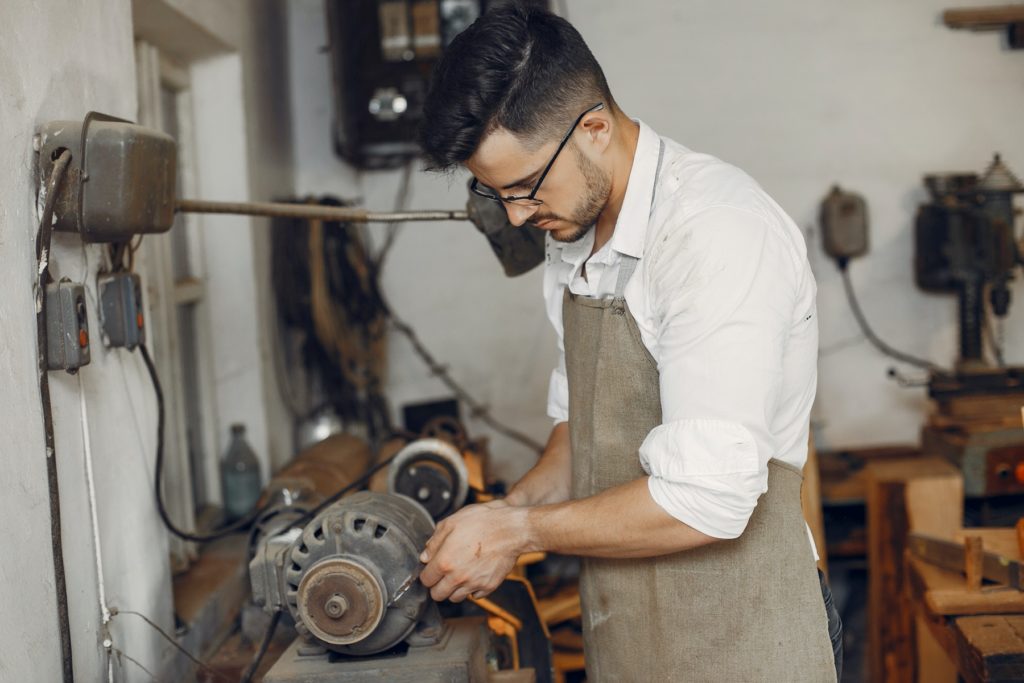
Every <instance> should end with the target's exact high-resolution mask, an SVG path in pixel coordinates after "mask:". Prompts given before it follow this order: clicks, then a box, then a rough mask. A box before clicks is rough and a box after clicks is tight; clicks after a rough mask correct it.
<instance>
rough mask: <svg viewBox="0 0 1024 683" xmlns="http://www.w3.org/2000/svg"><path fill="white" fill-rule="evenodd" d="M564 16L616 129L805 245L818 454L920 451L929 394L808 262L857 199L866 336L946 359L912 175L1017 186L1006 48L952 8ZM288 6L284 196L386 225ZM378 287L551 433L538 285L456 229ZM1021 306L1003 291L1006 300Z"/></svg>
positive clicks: (424, 228)
mask: <svg viewBox="0 0 1024 683" xmlns="http://www.w3.org/2000/svg"><path fill="white" fill-rule="evenodd" d="M559 4H561V3H559ZM565 4H566V5H567V7H568V14H569V19H570V20H571V21H572V22H573V23H574V24H575V25H576V26H577V27H578V28H579V30H580V31H581V32H582V34H583V36H584V38H586V40H587V41H588V43H589V44H590V46H591V48H592V49H593V50H594V52H595V54H596V55H597V57H598V59H599V60H600V61H601V63H602V65H603V67H604V69H605V71H606V73H607V75H608V79H609V81H610V84H611V87H612V90H613V92H614V93H615V95H616V98H617V100H618V101H619V103H620V105H621V106H622V107H623V109H624V110H625V111H626V112H627V113H629V114H630V115H631V116H634V117H637V118H640V119H643V120H644V121H646V122H647V123H649V124H651V125H652V126H654V127H655V129H656V130H658V131H659V132H660V133H662V134H663V135H666V136H669V137H672V138H674V139H676V140H678V141H680V142H682V143H683V144H685V145H687V146H689V147H691V148H693V149H696V150H699V151H704V152H709V153H712V154H715V155H718V156H720V157H721V158H723V159H725V160H727V161H730V162H732V163H734V164H736V165H738V166H740V167H741V168H743V169H745V170H746V171H748V172H749V173H750V174H752V175H753V176H754V177H755V178H757V179H758V180H759V181H760V182H761V183H762V184H763V185H764V186H765V188H766V189H767V190H768V191H769V192H770V193H771V194H772V195H773V196H774V197H775V198H776V199H777V200H778V201H779V202H780V203H781V204H782V205H783V207H785V208H786V209H787V210H788V211H789V212H790V213H791V215H792V216H793V217H794V218H795V219H796V220H797V222H798V223H799V224H800V225H801V226H803V227H804V229H805V234H806V236H807V240H808V243H809V247H810V249H809V250H810V253H811V258H812V265H813V266H814V269H815V272H816V274H817V277H818V281H819V286H820V290H819V291H820V294H819V308H820V322H821V346H822V350H823V351H822V357H821V361H820V370H821V377H820V382H819V394H818V402H817V406H816V408H815V413H814V420H815V424H816V427H817V429H816V433H817V437H818V441H819V446H820V447H837V446H853V445H865V444H876V443H885V442H913V441H915V440H916V438H917V431H918V428H919V425H920V423H921V420H922V416H923V414H924V410H925V408H926V403H925V400H924V397H923V392H922V391H921V390H919V389H918V390H913V389H900V388H898V387H897V386H896V385H895V384H894V383H893V382H891V381H890V380H887V379H886V376H885V375H886V370H887V368H888V367H889V366H890V365H891V362H890V361H889V360H888V359H887V358H885V357H884V356H881V355H880V354H879V353H877V352H876V351H875V350H874V349H873V348H872V347H871V346H870V345H869V344H868V342H867V341H866V340H864V339H863V337H862V336H861V335H860V333H859V331H858V329H857V327H856V323H855V321H854V320H853V318H852V317H851V315H850V313H849V309H848V307H847V304H846V300H845V298H844V295H843V290H842V284H841V281H840V280H839V278H838V274H837V271H836V269H835V267H834V266H833V265H832V264H831V263H830V262H829V261H827V260H826V259H825V258H824V256H823V253H822V250H821V245H820V242H821V240H820V238H819V236H818V234H817V231H818V229H817V225H816V222H817V220H816V215H817V207H818V203H819V201H820V200H821V199H822V198H823V197H824V195H825V194H826V193H827V191H828V190H829V188H830V186H831V185H832V183H835V182H839V183H841V184H842V185H843V186H844V187H846V188H848V189H851V190H856V191H858V192H861V193H863V194H864V195H865V196H866V197H867V199H868V201H869V204H870V211H871V231H872V232H871V252H870V253H869V254H868V255H867V256H866V257H865V258H863V259H861V260H859V261H857V262H855V263H854V264H853V265H852V266H851V269H852V270H851V272H852V277H853V280H854V282H855V284H856V288H857V290H858V293H859V295H860V298H861V302H862V305H863V307H864V309H865V310H866V312H867V315H868V317H869V320H870V321H871V322H872V323H873V325H874V326H875V328H876V329H877V332H878V333H879V334H880V335H882V336H883V338H885V339H886V340H887V341H888V342H889V343H891V344H893V345H895V346H897V347H899V348H902V349H905V350H907V351H909V352H912V353H917V354H921V355H925V356H928V357H930V358H932V359H933V360H935V361H936V362H939V363H943V364H948V363H950V362H951V361H952V359H953V357H954V354H955V345H956V326H955V304H954V301H953V300H952V299H951V298H946V297H940V296H934V295H926V294H924V293H922V292H920V291H918V290H917V289H916V288H915V286H914V283H913V278H912V270H911V259H912V233H911V229H912V221H913V216H914V212H915V209H916V205H917V203H918V202H919V201H921V200H922V199H923V198H924V196H925V193H924V191H923V186H922V185H921V180H920V179H921V176H922V174H924V173H926V172H935V171H942V170H951V169H967V170H976V171H980V170H982V169H983V168H984V166H985V165H986V164H987V162H988V159H989V158H990V155H991V153H992V152H993V151H995V150H999V151H1001V152H1002V153H1003V155H1004V158H1005V159H1006V160H1007V161H1008V162H1009V163H1010V164H1011V165H1013V166H1014V167H1015V168H1016V169H1017V170H1018V171H1019V172H1021V173H1024V140H1022V138H1021V136H1020V135H1019V112H1020V111H1021V107H1022V105H1024V88H1022V87H1021V73H1022V69H1024V53H1016V52H1010V51H1007V50H1006V49H1004V48H1003V47H1002V45H1001V41H1000V39H999V38H998V37H997V36H996V35H994V34H972V33H969V32H956V31H951V30H949V29H946V28H945V27H943V26H941V25H940V22H939V17H940V14H941V12H942V10H943V9H944V8H945V7H946V6H947V5H948V4H949V3H946V2H942V1H941V0H912V1H908V2H900V3H892V2H886V1H885V0H865V1H864V2H857V3H848V2H847V3H843V2H838V1H837V0H829V1H828V2H816V1H812V0H780V1H779V2H771V3H766V2H759V1H757V0H745V1H743V2H729V3H722V2H715V1H714V0H693V1H690V2H685V3H684V2H675V1H674V0H660V1H651V2H643V3H623V2H608V1H602V2H596V1H594V0H569V2H567V3H565ZM961 4H967V5H972V4H974V5H980V4H985V3H984V1H983V0H982V1H975V2H967V3H961ZM289 7H290V11H291V13H292V22H291V27H290V30H291V40H290V43H291V46H292V47H291V56H292V60H293V61H292V67H291V70H292V102H293V112H294V116H295V124H296V125H295V129H294V130H295V149H296V159H297V169H296V185H297V188H298V189H299V191H300V192H335V193H338V194H342V195H344V196H347V197H351V198H359V199H362V200H364V201H365V202H366V204H367V205H369V206H371V207H374V208H387V207H389V206H390V205H391V202H392V201H393V197H394V193H395V191H396V188H397V183H398V174H397V173H359V172H357V171H354V170H353V169H351V168H349V167H347V166H345V165H344V164H342V163H340V162H339V161H337V159H335V158H334V157H333V154H332V152H331V147H330V137H329V136H330V118H331V110H332V107H331V103H330V80H329V71H328V68H327V62H326V58H325V57H324V56H323V55H322V54H321V53H320V51H319V50H320V47H321V46H322V45H324V44H325V42H326V41H325V38H324V35H323V31H324V28H323V19H322V2H321V0H295V1H294V2H292V3H291V4H290V6H289ZM464 198H465V192H464V190H463V185H462V179H461V176H459V177H457V178H455V179H449V178H446V177H437V176H432V175H427V174H418V175H417V176H416V177H415V179H414V183H413V192H412V201H411V205H412V206H414V207H422V208H434V207H457V206H459V205H461V204H462V203H464ZM384 284H385V287H386V289H387V293H388V295H389V296H390V297H391V299H392V301H393V303H394V305H395V308H396V309H397V310H398V311H400V312H401V313H402V314H403V315H405V316H406V317H407V318H409V319H411V321H412V322H413V323H414V324H415V325H416V326H417V327H418V328H419V329H420V331H421V333H422V335H423V337H424V339H425V340H426V342H427V343H428V345H430V346H431V347H432V348H433V349H435V350H436V352H437V354H438V355H439V356H440V357H441V358H443V359H446V360H447V361H448V362H450V363H451V365H452V369H453V372H454V374H455V375H456V376H457V377H458V378H460V379H461V380H463V381H464V382H465V383H466V385H467V386H468V387H469V388H470V389H471V390H473V391H475V392H476V393H477V394H479V395H480V396H481V397H482V398H483V399H484V400H486V401H488V402H489V403H490V404H491V405H492V406H493V407H494V409H495V412H496V413H497V414H499V415H500V416H502V417H503V418H505V419H507V420H508V421H510V422H512V423H513V424H516V425H518V426H520V427H522V428H524V429H527V430H530V431H532V432H534V433H535V434H536V435H537V436H538V438H543V436H544V435H546V431H547V428H548V422H547V420H546V419H545V418H544V417H543V412H544V397H545V394H546V390H547V377H548V372H549V369H550V366H551V365H552V363H553V362H554V357H555V353H554V346H553V345H554V342H553V338H552V335H551V333H550V332H549V330H548V328H547V324H546V322H545V321H544V316H543V311H542V308H541V301H540V277H539V273H531V274H528V275H526V276H524V277H522V278H520V279H518V280H506V279H505V278H504V277H503V276H502V275H500V273H499V270H498V268H497V265H496V262H494V260H493V257H492V256H491V255H490V253H489V252H488V250H487V247H486V246H485V244H484V243H483V241H482V239H481V238H480V237H479V236H478V235H477V234H476V233H475V232H474V230H473V229H472V228H471V227H469V226H468V225H454V224H451V225H412V226H408V227H407V228H406V231H405V234H404V235H403V236H402V237H401V238H400V239H399V240H398V242H397V244H396V246H395V249H394V253H393V255H392V256H391V257H390V258H389V263H388V265H387V270H386V272H385V274H384ZM1022 294H1024V291H1022V290H1021V288H1020V286H1017V287H1016V288H1015V291H1014V296H1015V297H1016V299H1018V300H1020V299H1021V297H1022ZM1005 334H1006V356H1007V360H1008V361H1009V362H1022V361H1024V353H1022V347H1021V343H1020V342H1021V341H1022V340H1024V310H1021V309H1020V308H1016V309H1011V315H1010V319H1009V320H1008V322H1007V323H1006V329H1005ZM391 352H392V356H391V373H390V381H389V385H388V388H389V391H390V392H391V398H392V400H393V402H394V403H395V404H401V403H403V402H405V401H407V400H419V399H424V398H427V397H431V396H437V395H443V394H444V393H445V391H444V389H443V387H441V386H440V384H439V383H438V382H437V381H436V380H435V379H432V378H430V377H429V376H428V375H427V373H426V372H425V370H424V369H423V367H422V365H420V364H419V363H418V361H417V360H416V359H415V358H414V357H413V356H412V354H411V352H410V349H409V347H408V345H407V344H406V343H405V342H404V341H403V340H401V339H393V340H392V342H391ZM908 374H911V375H915V376H918V375H916V373H914V372H913V371H912V369H911V370H908ZM478 428H479V426H478V425H477V426H475V428H474V431H477V430H478ZM481 431H483V430H481ZM495 451H496V455H497V456H498V457H499V458H501V460H502V462H501V463H500V465H501V467H500V469H501V470H502V471H503V472H505V473H507V475H508V476H513V475H514V474H515V473H517V472H519V471H522V469H523V468H524V467H526V466H527V465H528V464H529V462H530V461H531V457H530V455H529V453H528V452H527V451H526V450H525V449H522V448H520V447H518V446H515V445H514V444H510V443H509V442H507V441H506V440H504V439H497V440H496V441H495Z"/></svg>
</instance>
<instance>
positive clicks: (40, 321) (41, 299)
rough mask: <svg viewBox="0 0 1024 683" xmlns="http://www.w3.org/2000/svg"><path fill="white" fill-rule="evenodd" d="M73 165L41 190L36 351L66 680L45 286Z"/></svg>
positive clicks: (59, 167)
mask: <svg viewBox="0 0 1024 683" xmlns="http://www.w3.org/2000/svg"><path fill="white" fill-rule="evenodd" d="M70 164H71V152H69V151H68V150H67V149H60V150H57V154H56V158H54V159H53V166H52V167H51V169H50V175H49V177H48V178H47V179H46V184H45V185H44V186H43V187H42V188H41V189H40V193H39V194H40V199H41V201H42V202H43V207H42V211H41V212H40V214H41V215H40V218H39V232H38V233H37V235H36V276H37V279H36V291H35V307H36V344H37V346H36V354H37V357H38V361H39V367H38V374H39V402H40V404H41V408H42V413H43V433H44V435H45V439H46V483H47V488H48V493H49V507H50V550H51V552H52V555H53V577H54V594H55V596H56V598H57V620H58V626H59V635H60V653H61V674H62V679H63V680H64V682H65V683H72V682H73V681H74V680H75V674H74V662H73V658H72V652H71V620H70V617H69V615H68V590H67V577H66V574H65V571H64V549H63V540H62V537H61V523H60V487H59V486H58V477H57V453H56V440H55V437H54V428H53V406H52V405H51V402H50V371H49V367H48V363H47V354H48V346H49V341H48V332H47V326H46V286H47V285H48V284H50V282H51V277H50V246H51V245H50V242H51V239H52V237H53V213H54V209H55V208H56V206H57V197H58V194H59V192H60V187H61V184H62V183H63V182H64V176H65V175H66V174H67V170H68V166H69V165H70Z"/></svg>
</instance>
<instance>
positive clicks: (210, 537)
mask: <svg viewBox="0 0 1024 683" xmlns="http://www.w3.org/2000/svg"><path fill="white" fill-rule="evenodd" d="M138 349H139V353H141V354H142V360H143V361H145V363H146V369H147V370H148V371H149V378H150V380H151V381H152V383H153V392H154V393H155V394H156V407H157V421H156V465H155V470H156V474H155V475H154V477H153V479H154V489H155V493H156V509H157V512H159V513H160V519H161V520H162V521H163V523H164V526H165V527H167V530H168V531H170V532H171V533H172V534H174V535H175V536H177V537H178V538H181V539H184V540H186V541H192V542H193V543H209V542H210V541H215V540H217V539H218V538H223V537H225V536H228V535H230V534H233V533H235V532H237V531H240V530H241V529H244V528H245V527H247V526H249V525H250V524H252V523H253V521H254V520H255V519H256V518H257V517H258V516H259V515H261V514H263V512H265V511H266V506H263V507H260V508H256V509H254V510H253V511H252V512H250V513H249V514H247V515H246V516H244V517H242V518H241V519H239V520H237V521H235V522H232V523H231V524H228V525H225V526H223V527H221V528H219V529H216V530H215V531H211V532H210V533H206V534H194V533H190V532H188V531H183V530H181V529H179V528H178V527H177V526H176V525H175V524H174V521H173V520H171V517H170V515H169V514H168V513H167V507H166V506H165V504H164V494H163V476H164V418H165V415H164V412H165V408H164V393H163V389H162V388H161V387H160V377H159V375H157V372H156V366H155V365H154V364H153V359H152V358H151V357H150V355H149V349H148V348H146V345H145V344H139V346H138Z"/></svg>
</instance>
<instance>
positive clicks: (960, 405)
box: [935, 6, 1024, 426]
mask: <svg viewBox="0 0 1024 683" xmlns="http://www.w3.org/2000/svg"><path fill="white" fill-rule="evenodd" d="M1021 15H1022V17H1024V6H1022V8H1021ZM1018 21H1024V18H1022V19H1019V20H1018ZM936 404H937V406H938V408H939V412H938V413H936V414H935V415H936V416H941V417H943V418H960V419H964V420H980V421H982V422H986V421H991V420H996V421H998V420H1001V419H1003V418H1008V419H1011V420H1012V421H1013V423H1014V424H1015V425H1016V426H1020V422H1021V416H1020V409H1021V406H1024V394H1021V393H1012V394H982V395H973V396H971V395H968V396H957V397H954V398H949V399H945V400H942V401H937V402H936Z"/></svg>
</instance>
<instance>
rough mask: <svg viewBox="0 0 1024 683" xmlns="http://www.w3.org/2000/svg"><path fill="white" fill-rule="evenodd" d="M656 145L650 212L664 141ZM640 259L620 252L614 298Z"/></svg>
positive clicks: (659, 175)
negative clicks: (656, 154) (656, 163)
mask: <svg viewBox="0 0 1024 683" xmlns="http://www.w3.org/2000/svg"><path fill="white" fill-rule="evenodd" d="M660 143H661V144H660V145H659V146H658V166H657V167H656V168H655V170H654V189H653V190H652V191H651V214H653V213H654V198H655V197H656V196H657V194H658V178H660V177H661V162H662V161H664V159H665V141H664V140H661V141H660ZM639 260H640V259H639V258H637V257H636V256H627V255H626V254H622V257H621V258H620V259H619V277H618V279H617V280H616V281H615V296H614V298H615V299H622V298H623V293H624V292H625V291H626V285H627V284H629V278H630V277H631V276H632V275H633V271H634V270H636V264H637V262H638V261H639Z"/></svg>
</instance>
